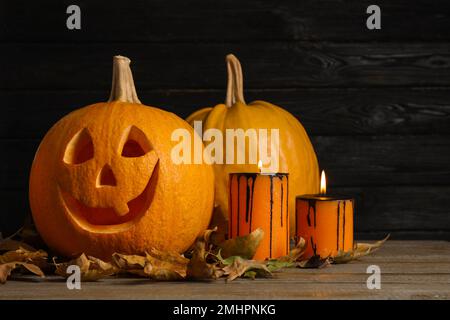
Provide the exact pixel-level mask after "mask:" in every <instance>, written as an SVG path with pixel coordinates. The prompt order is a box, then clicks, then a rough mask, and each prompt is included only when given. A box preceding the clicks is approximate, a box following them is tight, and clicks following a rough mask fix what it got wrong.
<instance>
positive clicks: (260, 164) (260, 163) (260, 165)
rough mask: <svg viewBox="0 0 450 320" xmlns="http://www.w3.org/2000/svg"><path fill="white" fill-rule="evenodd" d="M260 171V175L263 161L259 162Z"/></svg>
mask: <svg viewBox="0 0 450 320" xmlns="http://www.w3.org/2000/svg"><path fill="white" fill-rule="evenodd" d="M258 169H259V173H261V169H262V161H261V160H259V161H258Z"/></svg>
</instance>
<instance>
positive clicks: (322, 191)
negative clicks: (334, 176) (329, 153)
mask: <svg viewBox="0 0 450 320" xmlns="http://www.w3.org/2000/svg"><path fill="white" fill-rule="evenodd" d="M326 193H327V179H326V177H325V171H324V170H322V175H321V177H320V194H326Z"/></svg>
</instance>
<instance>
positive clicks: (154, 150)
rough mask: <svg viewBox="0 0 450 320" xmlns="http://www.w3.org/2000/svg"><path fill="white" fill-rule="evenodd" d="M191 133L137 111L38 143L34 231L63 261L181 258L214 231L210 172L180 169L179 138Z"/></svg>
mask: <svg viewBox="0 0 450 320" xmlns="http://www.w3.org/2000/svg"><path fill="white" fill-rule="evenodd" d="M179 128H184V129H186V130H189V131H190V132H191V134H194V133H193V129H192V127H190V126H189V124H188V123H187V122H186V121H184V120H183V119H181V118H179V117H177V116H176V115H174V114H172V113H169V112H166V111H163V110H160V109H157V108H153V107H148V106H144V105H142V104H139V103H130V102H123V101H111V102H105V103H97V104H93V105H90V106H87V107H84V108H81V109H79V110H76V111H74V112H72V113H70V114H68V115H67V116H65V117H64V118H62V119H61V120H60V121H58V122H57V123H56V124H55V125H54V126H53V127H52V128H51V129H50V131H49V132H48V133H47V134H46V135H45V137H44V139H43V140H42V142H41V144H40V146H39V148H38V151H37V153H36V156H35V159H34V161H33V165H32V169H31V174H30V189H29V198H30V205H31V210H32V213H33V218H34V221H35V224H36V227H37V229H38V231H39V233H40V235H41V236H42V238H43V239H44V241H45V242H46V243H47V244H48V246H49V247H50V248H52V249H54V250H55V251H56V252H58V253H60V254H62V255H64V256H74V255H77V254H79V253H82V252H85V253H87V254H89V255H93V256H96V257H99V258H103V259H106V260H109V259H110V258H111V254H112V253H114V252H121V253H128V254H138V253H143V252H145V251H146V250H149V249H150V248H152V247H155V248H157V249H160V250H174V251H177V252H180V253H181V252H184V251H185V250H187V249H188V248H189V247H190V246H191V244H192V243H193V242H194V241H195V238H196V237H197V236H198V235H199V234H200V233H201V232H203V231H204V230H205V229H206V227H207V226H208V224H209V221H210V218H211V212H212V207H213V201H214V194H213V189H214V174H213V169H212V167H211V166H209V165H206V164H202V165H198V164H195V165H194V164H192V165H190V164H179V165H177V164H174V163H173V161H172V159H171V150H172V147H173V146H174V145H175V144H176V142H172V141H171V134H172V132H173V131H174V130H176V129H179Z"/></svg>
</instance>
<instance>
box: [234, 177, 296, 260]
mask: <svg viewBox="0 0 450 320" xmlns="http://www.w3.org/2000/svg"><path fill="white" fill-rule="evenodd" d="M229 187H230V192H229V229H228V237H230V238H234V237H237V236H244V235H247V234H249V233H251V232H252V231H253V230H255V229H257V228H262V229H263V231H264V237H263V239H262V241H261V244H260V245H259V247H258V250H257V251H256V254H255V256H254V258H253V259H255V260H264V259H270V258H277V257H280V256H284V255H286V254H288V252H289V216H288V212H289V211H288V175H287V173H273V174H272V173H270V174H262V173H231V174H230V180H229Z"/></svg>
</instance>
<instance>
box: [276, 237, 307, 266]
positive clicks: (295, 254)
mask: <svg viewBox="0 0 450 320" xmlns="http://www.w3.org/2000/svg"><path fill="white" fill-rule="evenodd" d="M305 249H306V241H305V239H303V238H300V240H299V241H298V242H297V245H296V246H295V248H294V249H292V250H291V251H289V254H288V255H286V256H283V257H280V258H278V259H277V260H278V261H281V262H295V261H298V259H299V258H300V257H301V256H302V255H303V253H304V252H305Z"/></svg>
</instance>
